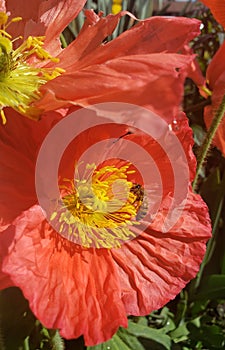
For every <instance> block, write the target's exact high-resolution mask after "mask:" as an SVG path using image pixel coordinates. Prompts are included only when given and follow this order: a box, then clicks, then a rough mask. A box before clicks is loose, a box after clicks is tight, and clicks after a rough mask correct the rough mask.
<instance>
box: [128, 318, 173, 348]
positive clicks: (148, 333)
mask: <svg viewBox="0 0 225 350" xmlns="http://www.w3.org/2000/svg"><path fill="white" fill-rule="evenodd" d="M127 332H128V333H130V334H132V335H135V336H136V337H143V338H146V339H151V340H154V341H155V342H156V343H159V344H161V345H163V346H164V347H165V348H166V349H168V350H170V346H171V340H170V337H169V336H168V335H166V334H164V333H163V332H162V331H161V330H158V329H154V328H150V327H145V326H142V325H139V324H138V323H134V322H132V321H129V322H128V329H127Z"/></svg>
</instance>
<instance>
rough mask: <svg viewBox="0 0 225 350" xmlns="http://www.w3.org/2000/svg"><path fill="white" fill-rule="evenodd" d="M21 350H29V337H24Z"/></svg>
mask: <svg viewBox="0 0 225 350" xmlns="http://www.w3.org/2000/svg"><path fill="white" fill-rule="evenodd" d="M23 349H24V350H29V349H30V346H29V337H26V339H25V340H24V343H23Z"/></svg>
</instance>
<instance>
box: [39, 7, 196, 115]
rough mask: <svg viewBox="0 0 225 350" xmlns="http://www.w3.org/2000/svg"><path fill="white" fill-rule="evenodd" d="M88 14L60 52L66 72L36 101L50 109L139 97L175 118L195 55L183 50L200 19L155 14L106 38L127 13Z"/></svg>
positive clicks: (135, 99) (140, 103)
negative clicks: (67, 45)
mask: <svg viewBox="0 0 225 350" xmlns="http://www.w3.org/2000/svg"><path fill="white" fill-rule="evenodd" d="M86 15H87V20H86V23H85V24H84V27H83V29H82V30H81V32H80V34H79V36H78V37H77V39H76V40H75V41H74V42H73V43H71V45H70V46H69V47H68V48H67V49H66V50H64V51H62V53H61V54H60V55H59V57H60V59H61V61H60V63H59V65H60V67H62V68H64V69H65V70H66V73H65V74H63V75H62V76H60V77H58V78H56V79H54V80H52V81H51V82H48V83H47V84H46V85H45V86H43V87H42V88H41V92H42V94H43V98H42V99H41V100H40V101H39V102H37V106H38V107H39V108H41V109H43V110H45V111H48V110H51V109H53V108H55V109H56V108H60V107H63V106H65V105H71V104H74V105H80V106H87V105H90V104H93V103H99V102H104V101H107V102H110V101H114V102H119V101H123V102H129V103H132V102H134V101H135V103H136V104H138V105H142V106H143V105H144V106H149V107H150V108H151V109H152V110H155V111H157V112H158V113H160V114H161V115H163V116H164V118H167V120H170V121H171V120H172V119H173V116H174V115H176V113H177V110H178V108H179V105H180V103H181V100H182V96H183V83H184V79H185V76H186V75H187V74H186V71H187V67H188V66H189V64H190V62H191V60H192V59H193V57H192V56H191V55H180V54H178V52H180V50H181V49H182V48H183V46H184V45H185V44H187V43H188V42H189V41H190V40H191V39H192V38H194V37H195V36H196V35H197V34H198V33H199V21H197V20H194V19H187V18H164V17H153V18H150V19H147V20H144V21H141V22H139V23H138V24H137V25H136V26H134V27H133V28H131V29H130V30H128V31H126V32H125V33H123V34H121V35H120V36H119V37H118V38H116V39H115V40H112V41H110V42H108V43H105V42H104V40H105V38H106V37H107V36H108V35H110V34H111V33H112V32H113V30H114V28H115V26H116V24H117V22H118V20H119V18H120V17H121V16H122V15H124V13H123V12H122V13H120V14H118V15H115V16H114V15H109V16H107V17H105V18H103V17H98V16H97V15H95V14H94V13H93V12H91V11H86ZM165 33H167V34H166V36H165ZM71 57H73V61H72V62H71ZM162 98H163V102H164V103H161V102H162Z"/></svg>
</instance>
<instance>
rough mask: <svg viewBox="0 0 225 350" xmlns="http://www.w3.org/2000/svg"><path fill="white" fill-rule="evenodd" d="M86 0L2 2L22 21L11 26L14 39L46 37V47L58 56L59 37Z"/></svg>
mask: <svg viewBox="0 0 225 350" xmlns="http://www.w3.org/2000/svg"><path fill="white" fill-rule="evenodd" d="M85 2H86V0H76V1H75V0H60V1H59V0H48V1H43V0H33V1H29V0H23V1H21V0H18V1H14V0H6V1H1V3H2V6H6V9H7V11H9V12H10V13H11V15H12V17H22V21H20V22H18V23H16V24H15V25H11V26H10V34H12V35H13V37H18V35H22V36H23V37H24V38H26V37H28V36H29V35H32V36H43V35H44V36H45V37H46V40H45V47H46V48H47V50H48V51H49V52H50V53H51V54H53V55H55V56H56V54H57V52H58V53H59V52H60V51H61V49H60V42H59V36H60V33H61V32H62V31H63V29H64V28H65V27H66V26H67V25H68V24H69V23H70V22H71V21H72V20H73V19H74V18H75V17H76V16H77V15H78V13H79V12H80V11H81V10H82V8H83V6H84V4H85Z"/></svg>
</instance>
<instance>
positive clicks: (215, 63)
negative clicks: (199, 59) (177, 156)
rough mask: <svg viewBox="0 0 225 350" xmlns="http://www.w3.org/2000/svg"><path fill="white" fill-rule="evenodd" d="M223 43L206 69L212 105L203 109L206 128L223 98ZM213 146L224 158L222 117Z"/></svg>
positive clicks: (224, 89) (224, 48)
mask: <svg viewBox="0 0 225 350" xmlns="http://www.w3.org/2000/svg"><path fill="white" fill-rule="evenodd" d="M224 57H225V43H223V45H222V46H221V47H220V49H219V50H218V51H217V53H216V55H215V56H214V57H213V59H212V61H211V62H210V64H209V67H208V69H207V73H206V78H207V80H208V82H209V87H210V89H211V90H212V97H211V100H212V103H211V105H209V106H206V107H205V110H204V119H205V123H206V126H207V128H209V127H210V125H211V123H212V120H213V117H214V116H215V113H216V111H217V110H218V108H219V106H220V104H221V102H222V99H223V96H224V95H225V60H224ZM214 144H215V145H216V146H217V147H218V148H219V149H220V150H221V152H222V153H223V154H224V156H225V118H224V117H223V119H222V122H221V124H220V125H219V127H218V129H217V132H216V136H215V138H214Z"/></svg>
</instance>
